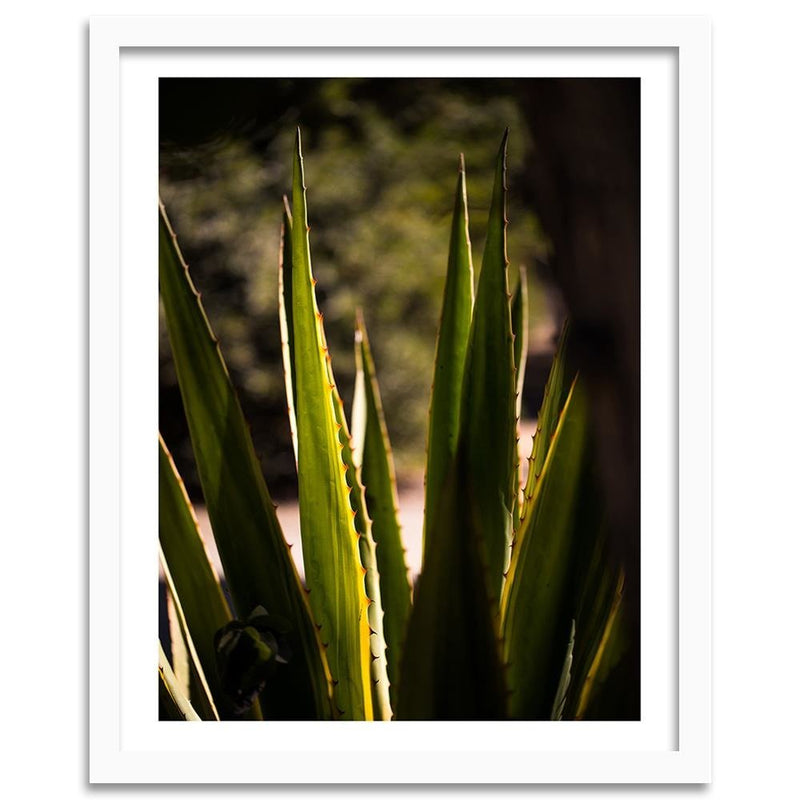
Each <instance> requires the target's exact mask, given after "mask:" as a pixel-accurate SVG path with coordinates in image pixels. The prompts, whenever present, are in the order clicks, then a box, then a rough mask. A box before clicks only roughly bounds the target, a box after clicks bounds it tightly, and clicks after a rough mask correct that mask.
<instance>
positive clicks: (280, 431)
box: [159, 79, 547, 496]
mask: <svg viewBox="0 0 800 800" xmlns="http://www.w3.org/2000/svg"><path fill="white" fill-rule="evenodd" d="M524 83H525V81H522V80H510V79H509V80H505V79H476V80H455V79H407V80H400V79H313V80H312V79H302V80H301V79H298V80H290V79H272V80H258V81H253V80H238V79H230V80H197V79H189V80H187V79H170V80H169V81H165V80H162V83H161V112H160V113H161V135H160V138H161V142H160V176H159V190H160V193H161V197H162V199H163V201H164V203H165V205H166V207H167V209H168V211H169V214H170V216H171V218H172V220H173V222H174V224H175V226H176V228H177V229H178V230H180V231H181V235H182V238H181V246H182V248H183V251H184V255H185V257H186V260H187V261H188V263H189V265H190V268H191V272H192V277H193V280H194V282H195V284H196V286H197V288H198V290H199V291H200V292H201V293H202V295H203V303H204V306H205V308H206V311H207V313H208V315H209V318H210V321H211V324H212V327H213V328H214V330H215V331H216V333H217V334H218V336H219V338H220V340H221V341H222V342H224V343H225V345H224V347H225V349H224V356H225V359H226V361H227V364H228V367H229V369H230V371H231V374H232V378H233V381H234V384H235V386H236V387H237V389H238V390H239V393H240V398H241V400H242V405H243V407H244V411H245V416H246V417H247V418H248V419H249V420H250V421H251V424H252V426H253V431H252V432H253V437H254V440H255V443H256V448H257V450H258V451H259V453H260V455H261V458H262V465H263V467H264V472H265V474H266V477H267V480H268V482H269V485H270V488H271V490H272V491H273V492H274V493H275V494H276V496H281V495H285V494H287V493H291V492H292V490H293V483H294V460H293V455H292V449H291V444H290V438H289V427H288V419H287V415H286V399H285V392H284V381H283V374H282V367H281V356H280V334H279V327H278V300H277V258H278V245H279V234H280V220H281V211H282V205H281V196H282V195H283V194H284V193H287V192H288V190H289V187H290V182H291V175H290V171H289V170H290V166H291V158H290V154H291V152H292V140H293V137H294V131H295V127H296V126H297V125H300V126H301V127H302V130H303V138H304V143H305V146H304V150H305V156H306V158H305V165H306V177H307V181H308V185H309V186H311V187H313V189H312V191H311V193H310V195H309V223H310V225H311V229H312V230H311V249H312V258H313V262H314V271H315V275H316V277H317V281H318V283H317V297H318V298H319V302H320V307H321V310H322V312H323V313H324V315H325V329H326V332H327V335H328V339H329V346H330V349H331V352H332V356H333V363H334V364H335V365H336V370H337V373H336V378H337V383H338V385H339V388H340V391H341V393H342V395H343V399H344V401H345V405H346V407H349V402H350V396H351V393H352V385H353V378H354V373H355V364H354V359H353V324H354V318H355V310H356V308H357V307H359V306H360V307H362V308H363V310H364V315H365V318H366V322H367V325H368V327H369V330H370V338H371V341H372V346H373V350H374V358H375V362H376V367H377V370H378V374H379V377H380V381H381V390H382V393H383V401H384V406H385V409H386V417H387V419H388V420H389V424H390V425H393V426H394V427H392V428H391V429H390V431H389V435H390V437H391V440H392V444H393V447H394V452H395V458H396V462H397V468H398V476H399V478H400V479H401V481H402V479H403V477H404V476H405V475H408V474H410V473H412V472H415V471H418V470H419V469H421V468H422V467H423V466H424V452H425V437H426V432H427V416H428V402H429V392H430V384H431V379H432V370H433V358H434V350H435V344H436V331H437V328H438V322H439V315H440V311H441V308H440V306H441V297H442V294H443V288H444V279H445V270H446V266H447V247H448V240H449V225H450V217H451V214H452V204H453V194H454V190H455V185H456V176H457V165H458V156H459V153H460V152H463V153H464V155H465V159H466V169H467V191H468V194H469V204H470V209H471V211H472V213H473V216H472V218H471V220H470V223H471V224H470V234H471V238H472V244H473V258H474V262H475V270H476V273H477V272H478V271H479V268H480V263H481V254H482V250H483V240H484V237H485V220H486V217H487V212H488V207H489V201H490V193H491V186H492V172H493V161H494V156H495V151H496V147H497V141H498V139H499V137H500V135H501V134H502V132H503V129H504V128H505V127H507V126H508V127H510V129H511V139H510V146H509V163H508V166H509V186H510V201H509V217H510V219H511V221H512V224H511V225H510V227H509V234H508V236H509V238H508V256H509V260H510V262H511V266H512V269H511V274H512V276H514V277H513V280H516V267H517V265H518V264H520V263H524V264H526V265H528V266H532V265H535V264H536V263H537V261H538V260H539V259H542V258H543V257H544V256H545V255H546V250H547V245H546V241H545V239H544V237H543V235H542V233H541V230H540V228H539V225H538V222H537V220H536V217H535V216H534V214H533V212H532V210H531V209H529V208H527V209H526V208H523V205H522V203H521V202H520V201H519V195H518V194H516V193H515V185H516V184H517V182H518V181H520V180H521V175H522V170H523V169H524V165H525V164H526V162H527V161H528V160H529V159H530V157H531V155H532V138H531V134H530V131H529V130H528V129H527V126H526V123H525V120H524V115H523V110H522V105H521V104H522V103H523V102H524V97H525V93H524V91H522V90H523V89H524ZM515 199H516V202H515ZM528 279H529V281H530V284H531V285H530V287H529V288H530V298H531V314H530V318H531V321H532V322H531V324H532V326H537V325H539V324H541V323H542V322H543V321H545V320H546V319H547V304H546V302H545V292H544V289H543V288H542V286H541V285H540V283H539V282H538V280H537V277H536V272H535V270H532V269H529V270H528ZM160 367H161V370H160V421H159V424H160V427H161V431H162V433H163V434H164V437H165V439H166V440H167V442H168V443H169V446H170V448H171V449H172V451H173V455H174V457H175V459H176V462H178V464H179V470H180V471H181V473H182V474H183V475H184V477H185V479H186V481H187V488H188V490H189V492H190V494H197V483H196V478H195V477H194V470H193V467H192V465H191V455H190V453H191V449H190V445H189V442H188V436H187V435H186V432H185V423H184V422H183V419H182V411H181V406H180V398H179V394H178V390H177V379H176V377H175V373H174V370H173V368H172V365H171V362H170V357H169V347H168V344H167V341H166V334H165V332H164V326H163V324H162V326H161V343H160ZM537 401H538V397H537Z"/></svg>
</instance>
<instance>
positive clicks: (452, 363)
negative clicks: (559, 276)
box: [422, 154, 473, 564]
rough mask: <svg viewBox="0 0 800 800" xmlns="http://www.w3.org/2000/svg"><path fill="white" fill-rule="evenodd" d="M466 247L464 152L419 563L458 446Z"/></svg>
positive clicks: (468, 284)
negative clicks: (421, 550)
mask: <svg viewBox="0 0 800 800" xmlns="http://www.w3.org/2000/svg"><path fill="white" fill-rule="evenodd" d="M472 280H473V279H472V249H471V244H470V240H469V215H468V211H467V182H466V173H465V170H464V155H463V154H462V155H461V157H460V159H459V169H458V184H457V186H456V197H455V207H454V209H453V222H452V227H451V231H450V253H449V256H448V261H447V278H446V281H445V289H444V301H443V305H442V315H441V320H440V323H439V334H438V338H437V341H436V360H435V365H434V372H433V388H432V389H431V404H430V411H429V424H428V456H427V466H426V470H425V516H424V523H423V540H422V541H423V564H424V562H425V557H426V556H427V553H428V551H429V549H430V546H431V540H432V537H434V536H435V532H434V531H433V530H432V521H433V520H434V519H435V518H436V513H437V509H436V505H437V503H438V500H439V497H440V496H441V494H442V489H443V487H444V482H445V478H446V476H447V472H448V470H449V468H450V465H451V463H452V461H453V457H454V456H455V452H456V447H457V446H458V431H459V422H460V419H461V389H462V385H463V379H464V365H465V363H466V357H467V345H468V342H469V326H470V320H471V319H472V302H473V288H472Z"/></svg>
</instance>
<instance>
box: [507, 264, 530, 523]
mask: <svg viewBox="0 0 800 800" xmlns="http://www.w3.org/2000/svg"><path fill="white" fill-rule="evenodd" d="M511 330H512V332H513V334H514V369H515V374H516V392H517V402H516V418H517V432H516V437H515V438H516V442H517V447H516V449H515V453H514V455H515V461H514V465H515V468H514V514H513V522H512V530H514V531H516V530H517V529H518V528H519V520H520V515H521V505H522V503H521V497H520V492H521V490H522V487H521V486H520V481H521V477H520V470H521V464H520V455H519V421H520V417H521V415H522V390H523V388H524V385H525V365H526V363H527V361H528V281H527V277H526V273H525V267H523V266H522V265H520V267H519V281H518V282H517V287H516V289H515V290H514V295H513V297H512V298H511Z"/></svg>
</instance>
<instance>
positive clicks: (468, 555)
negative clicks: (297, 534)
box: [397, 132, 515, 720]
mask: <svg viewBox="0 0 800 800" xmlns="http://www.w3.org/2000/svg"><path fill="white" fill-rule="evenodd" d="M506 140H507V132H506V136H504V137H503V142H502V145H501V147H500V152H499V154H498V160H497V170H496V175H495V185H494V192H493V196H492V207H491V210H490V212H489V230H488V235H487V242H486V250H485V252H484V259H483V268H482V271H481V277H480V282H479V286H478V293H477V297H476V300H475V308H474V313H473V317H472V327H471V330H470V336H469V343H468V346H467V355H466V363H465V370H464V375H463V384H462V390H461V391H462V399H461V405H460V422H459V426H458V429H457V430H458V444H457V447H456V450H455V453H454V455H453V457H452V458H451V460H450V463H449V466H448V467H447V470H446V477H445V480H444V483H443V485H442V486H441V488H440V489H439V490H438V491H439V497H438V499H437V500H436V501H435V503H434V504H432V505H430V506H428V507H426V518H427V525H428V528H427V534H426V544H425V549H426V552H425V561H424V563H423V569H422V574H421V575H420V578H419V583H418V586H417V589H416V591H415V593H414V605H413V608H412V611H411V617H410V619H409V623H408V633H407V636H406V642H405V646H404V648H403V655H402V662H401V669H400V687H399V692H398V695H399V696H398V703H397V716H398V718H399V719H475V720H478V719H502V718H504V717H505V714H506V689H505V683H504V676H503V667H502V663H501V658H500V651H499V632H498V615H497V600H498V597H499V592H500V585H501V582H502V578H503V568H504V561H505V557H506V551H507V549H508V537H509V536H510V528H511V512H512V505H513V480H514V448H515V425H514V354H513V347H512V336H511V309H510V306H509V294H508V286H507V279H506V269H507V268H506V258H505V224H506V222H505V191H506V189H505V153H506ZM458 214H459V206H458V204H457V205H456V216H458ZM454 302H458V298H457V297H456V296H455V295H453V294H451V295H448V296H446V300H445V310H444V311H443V314H442V317H443V320H444V319H446V318H447V317H448V315H449V314H452V313H453V310H452V309H449V308H448V307H447V304H448V303H454ZM440 340H441V337H440ZM437 370H438V363H437ZM436 377H437V378H438V377H439V374H438V373H437V376H436ZM435 380H436V379H435ZM431 442H433V439H431ZM428 480H430V471H429V476H428ZM428 496H430V494H429V495H428ZM431 510H433V513H431Z"/></svg>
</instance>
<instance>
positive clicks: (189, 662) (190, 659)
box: [159, 548, 219, 720]
mask: <svg viewBox="0 0 800 800" xmlns="http://www.w3.org/2000/svg"><path fill="white" fill-rule="evenodd" d="M159 550H160V552H159V558H160V560H161V568H162V570H163V572H164V578H165V580H166V583H167V589H168V591H169V605H168V609H169V612H170V615H171V616H172V615H174V616H175V618H176V622H177V624H176V625H175V626H171V630H170V635H171V638H172V664H173V668H174V670H175V672H176V677H177V663H176V653H180V654H181V656H182V657H183V658H185V660H186V677H187V680H186V683H185V686H186V690H187V694H188V697H189V698H190V699H191V702H192V705H193V707H194V708H196V709H197V713H198V714H199V715H200V717H201V719H206V720H218V719H219V712H218V711H217V708H216V705H215V704H214V700H213V698H212V696H211V689H210V688H209V685H208V681H207V680H206V675H205V672H204V670H203V667H202V665H201V663H200V658H199V656H198V655H197V649H196V648H195V645H194V641H193V640H192V635H191V633H190V632H189V626H188V624H187V622H186V615H185V614H184V612H183V608H182V606H181V601H180V598H179V597H178V594H177V592H176V590H175V583H174V581H173V580H172V575H171V574H170V571H169V565H168V564H167V562H166V559H165V558H164V551H163V550H162V549H160V548H159ZM181 683H182V684H183V682H181Z"/></svg>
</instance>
